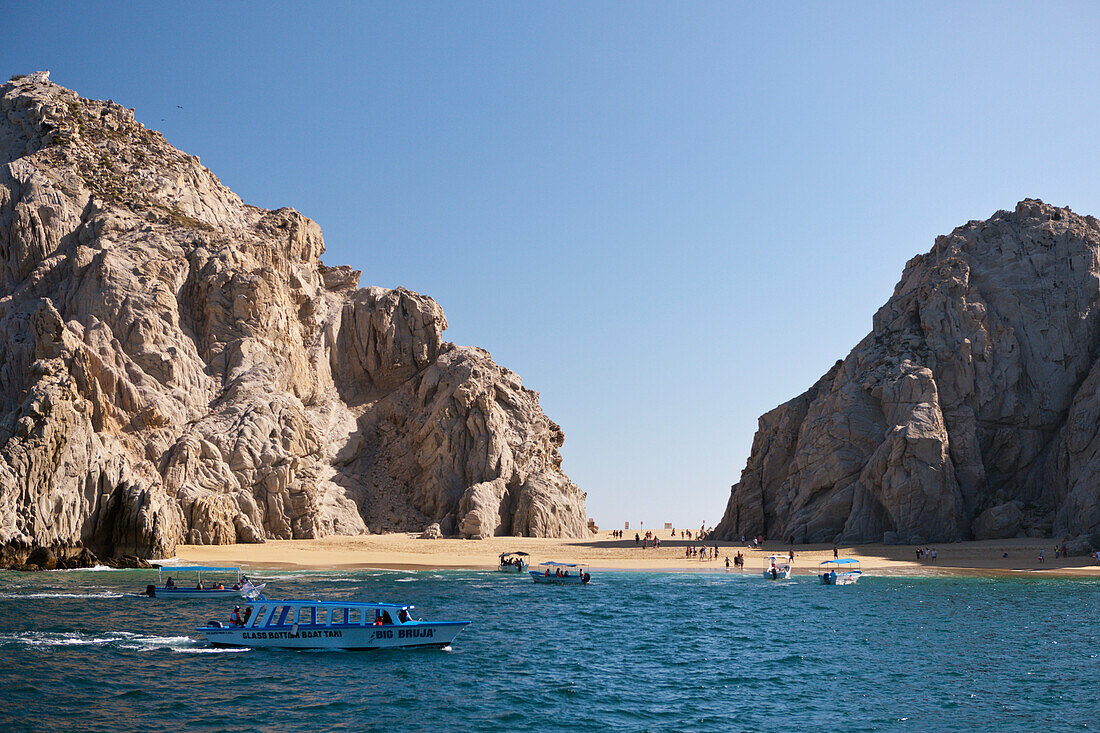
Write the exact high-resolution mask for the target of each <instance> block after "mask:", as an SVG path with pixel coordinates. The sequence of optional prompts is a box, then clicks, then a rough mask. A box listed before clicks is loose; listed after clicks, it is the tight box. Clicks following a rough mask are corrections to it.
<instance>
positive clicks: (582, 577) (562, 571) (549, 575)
mask: <svg viewBox="0 0 1100 733" xmlns="http://www.w3.org/2000/svg"><path fill="white" fill-rule="evenodd" d="M539 567H540V568H542V570H530V571H528V572H529V573H530V574H531V579H532V580H534V581H535V582H536V583H542V584H547V585H584V584H585V583H588V582H589V581H591V580H592V574H591V573H589V572H588V565H587V564H584V563H575V562H553V561H552V560H548V561H546V562H543V563H539Z"/></svg>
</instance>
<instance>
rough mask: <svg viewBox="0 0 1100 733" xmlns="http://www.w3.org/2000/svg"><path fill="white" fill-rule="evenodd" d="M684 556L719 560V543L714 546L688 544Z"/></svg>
mask: <svg viewBox="0 0 1100 733" xmlns="http://www.w3.org/2000/svg"><path fill="white" fill-rule="evenodd" d="M684 557H697V558H699V559H700V560H717V559H718V545H715V546H714V547H707V546H706V545H699V546H698V547H695V546H694V545H688V546H687V547H685V548H684Z"/></svg>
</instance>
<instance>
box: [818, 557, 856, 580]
mask: <svg viewBox="0 0 1100 733" xmlns="http://www.w3.org/2000/svg"><path fill="white" fill-rule="evenodd" d="M821 571H822V572H821V575H819V576H818V577H819V578H820V579H821V583H822V585H853V584H855V583H856V582H857V581H858V580H859V579H860V578H861V577H862V576H863V571H862V570H860V569H859V560H853V559H852V558H850V557H842V558H839V559H837V560H826V561H825V562H823V563H821Z"/></svg>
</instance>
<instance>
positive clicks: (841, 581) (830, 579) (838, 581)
mask: <svg viewBox="0 0 1100 733" xmlns="http://www.w3.org/2000/svg"><path fill="white" fill-rule="evenodd" d="M862 575H863V573H859V572H856V573H838V574H836V575H835V576H834V575H832V574H823V575H822V576H821V584H822V585H855V584H856V582H857V581H859V579H860V576H862Z"/></svg>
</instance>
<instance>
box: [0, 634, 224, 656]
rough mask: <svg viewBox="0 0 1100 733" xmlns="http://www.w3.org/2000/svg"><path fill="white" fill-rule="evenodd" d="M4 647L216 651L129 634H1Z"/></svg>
mask: <svg viewBox="0 0 1100 733" xmlns="http://www.w3.org/2000/svg"><path fill="white" fill-rule="evenodd" d="M5 646H25V647H79V646H92V647H104V646H110V647H114V648H116V649H126V650H130V651H152V650H155V649H168V650H171V651H180V652H182V651H201V650H204V649H205V650H207V651H215V650H212V649H209V648H207V647H205V645H204V644H203V643H202V642H200V641H198V640H196V639H192V638H191V637H190V636H153V635H150V634H135V633H131V632H129V631H116V632H100V633H86V632H82V631H19V632H16V633H14V634H0V649H2V648H3V647H5Z"/></svg>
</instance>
